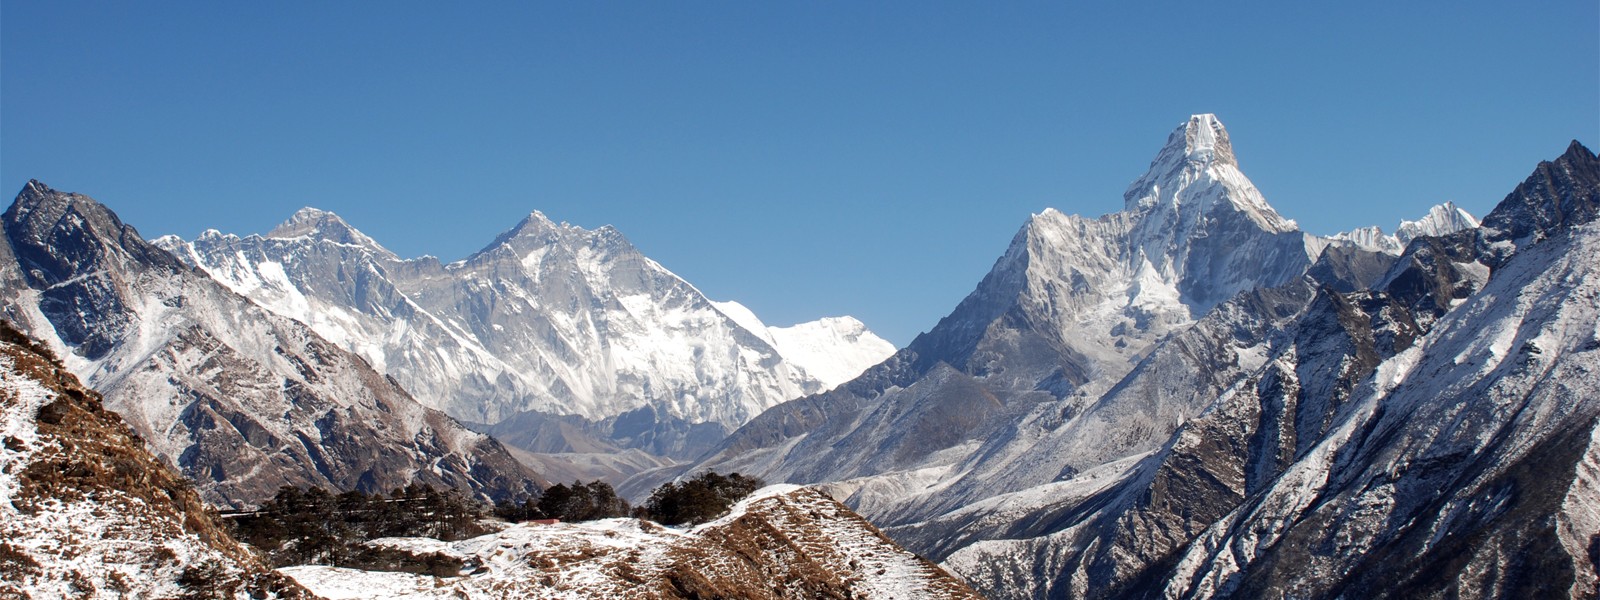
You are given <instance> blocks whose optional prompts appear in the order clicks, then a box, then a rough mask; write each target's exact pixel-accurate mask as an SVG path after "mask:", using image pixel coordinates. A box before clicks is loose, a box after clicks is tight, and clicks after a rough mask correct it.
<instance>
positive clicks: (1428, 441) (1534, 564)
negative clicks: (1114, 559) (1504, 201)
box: [1165, 224, 1600, 597]
mask: <svg viewBox="0 0 1600 600" xmlns="http://www.w3.org/2000/svg"><path fill="white" fill-rule="evenodd" d="M1597 258H1600V227H1596V226H1595V225H1592V224H1591V225H1584V226H1580V227H1577V228H1574V229H1572V230H1570V231H1569V232H1566V233H1558V234H1556V236H1555V237H1553V238H1550V239H1547V240H1546V241H1545V242H1543V243H1540V244H1537V245H1535V246H1532V247H1530V248H1528V249H1527V250H1526V251H1525V252H1519V253H1518V254H1517V255H1515V256H1513V257H1512V258H1511V259H1510V260H1509V261H1508V262H1507V263H1506V264H1505V265H1503V266H1502V267H1501V268H1500V269H1499V270H1497V272H1496V274H1495V276H1494V277H1493V278H1492V279H1491V280H1490V282H1489V283H1488V285H1487V287H1486V288H1485V289H1484V290H1483V291H1482V292H1481V293H1479V294H1476V295H1474V296H1473V297H1472V298H1470V299H1469V300H1468V301H1467V302H1465V303H1464V304H1462V305H1461V306H1460V307H1458V308H1457V309H1455V310H1453V311H1451V313H1450V314H1448V315H1447V316H1445V317H1444V318H1443V319H1441V320H1440V321H1439V323H1438V325H1437V326H1436V327H1435V330H1434V332H1432V333H1431V334H1430V335H1429V336H1427V337H1425V338H1423V339H1422V340H1421V342H1420V343H1419V345H1418V346H1417V347H1415V348H1413V349H1411V350H1410V351H1408V352H1405V353H1403V354H1401V355H1400V356H1397V357H1395V358H1393V359H1391V360H1389V361H1387V362H1385V363H1384V365H1383V366H1382V367H1381V368H1380V369H1379V372H1378V374H1377V377H1375V378H1374V379H1373V380H1372V381H1371V382H1370V383H1369V384H1368V386H1369V388H1370V389H1367V390H1365V391H1366V392H1367V393H1368V395H1367V397H1366V398H1364V399H1363V400H1362V401H1361V403H1360V404H1359V405H1357V406H1355V407H1353V409H1352V410H1351V411H1350V412H1349V414H1348V415H1347V416H1346V418H1344V419H1343V420H1342V422H1341V423H1340V424H1339V427H1338V428H1337V429H1335V430H1334V431H1333V432H1332V433H1331V435H1329V436H1327V437H1326V438H1325V439H1324V440H1323V441H1322V442H1321V443H1320V444H1318V445H1317V446H1315V447H1314V448H1312V449H1311V450H1310V451H1308V452H1307V453H1306V454H1305V456H1304V457H1302V458H1301V459H1300V460H1299V461H1298V462H1297V463H1296V464H1294V465H1293V466H1292V467H1291V469H1289V470H1288V471H1287V472H1286V473H1285V474H1284V475H1283V476H1282V477H1281V478H1280V479H1279V480H1278V481H1276V482H1274V485H1272V486H1271V487H1270V488H1269V489H1267V490H1265V491H1264V492H1263V493H1261V494H1259V495H1257V496H1255V497H1254V498H1252V499H1251V502H1249V503H1248V504H1246V505H1244V506H1242V507H1241V508H1240V510H1238V511H1237V512H1235V513H1234V514H1232V515H1229V518H1227V519H1224V520H1220V521H1219V522H1218V523H1216V524H1215V525H1214V526H1213V527H1211V528H1210V529H1209V530H1208V531H1207V532H1206V534H1205V535H1204V536H1203V537H1202V538H1200V539H1199V540H1197V541H1196V543H1195V544H1194V545H1193V546H1191V548H1190V550H1189V551H1188V552H1187V553H1186V554H1185V555H1184V557H1183V558H1182V560H1181V561H1179V563H1178V565H1177V566H1176V567H1175V568H1174V570H1173V572H1172V574H1171V577H1170V578H1169V579H1168V583H1167V585H1166V586H1165V589H1166V593H1168V594H1169V595H1174V596H1191V595H1201V596H1205V595H1212V594H1239V595H1246V596H1247V595H1250V594H1253V593H1256V592H1259V591H1261V590H1265V589H1275V590H1290V591H1292V593H1295V594H1296V595H1302V596H1307V597H1326V596H1333V595H1337V594H1339V593H1341V592H1342V591H1345V590H1369V591H1373V590H1382V591H1381V592H1380V595H1383V596H1394V597H1409V596H1417V595H1427V596H1455V595H1461V596H1471V597H1479V596H1482V597H1488V596H1495V597H1500V596H1509V597H1517V596H1520V597H1554V596H1572V597H1593V596H1594V595H1595V594H1597V593H1600V590H1597V589H1596V587H1595V582H1596V580H1597V579H1596V568H1597V566H1596V563H1595V560H1594V554H1593V552H1594V550H1593V549H1594V548H1596V547H1600V518H1597V516H1600V515H1597V513H1596V511H1595V507H1596V506H1600V487H1597V486H1596V485H1595V481H1596V478H1595V474H1596V473H1597V472H1600V444H1597V443H1596V441H1595V440H1596V437H1595V432H1596V431H1597V429H1596V425H1597V421H1596V419H1597V417H1600V404H1597V403H1596V402H1595V401H1594V400H1595V398H1597V397H1600V396H1597V391H1600V390H1597V389H1596V385H1595V377H1594V373H1595V371H1596V368H1597V367H1600V354H1596V352H1595V351H1596V350H1597V349H1600V330H1596V329H1595V326H1594V324H1595V323H1596V322H1597V316H1600V315H1597V312H1600V311H1597V308H1600V301H1597V299H1600V271H1597V269H1596V265H1597V264H1600V261H1597V260H1596V259H1597ZM1210 561H1215V562H1210ZM1379 565H1382V566H1381V567H1380V566H1379Z"/></svg>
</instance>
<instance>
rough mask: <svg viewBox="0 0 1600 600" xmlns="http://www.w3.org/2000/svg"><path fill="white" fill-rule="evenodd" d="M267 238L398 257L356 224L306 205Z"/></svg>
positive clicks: (275, 228)
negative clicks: (314, 242) (305, 240)
mask: <svg viewBox="0 0 1600 600" xmlns="http://www.w3.org/2000/svg"><path fill="white" fill-rule="evenodd" d="M212 231H214V230H212ZM266 237H267V238H268V239H293V238H299V237H304V238H310V239H313V240H322V241H328V242H333V243H336V244H343V245H346V246H356V247H360V248H365V249H367V250H371V251H373V252H375V253H377V254H378V255H380V256H383V257H386V258H395V259H398V258H399V257H397V256H395V254H394V253H393V252H390V251H389V250H388V249H387V248H384V247H383V245H381V244H379V243H378V242H377V240H374V239H372V238H371V237H368V236H367V234H364V233H361V231H359V230H357V229H356V228H355V227H351V226H350V224H349V223H346V222H345V220H344V219H341V218H339V215H336V214H333V213H331V212H328V211H325V210H322V209H318V208H312V207H309V206H307V207H305V208H302V209H300V210H297V211H295V213H294V214H293V215H291V216H290V217H289V220H287V221H284V222H283V223H280V224H279V225H278V226H277V227H274V228H272V231H269V232H267V235H266Z"/></svg>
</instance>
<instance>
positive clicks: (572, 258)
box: [155, 208, 894, 459]
mask: <svg viewBox="0 0 1600 600" xmlns="http://www.w3.org/2000/svg"><path fill="white" fill-rule="evenodd" d="M155 243H156V245H158V246H160V247H162V248H165V249H167V250H169V251H170V252H171V253H172V254H173V255H174V256H176V257H178V259H179V260H181V261H183V262H184V263H185V264H188V265H189V266H192V267H196V268H198V269H200V270H202V271H204V272H206V273H208V274H209V275H211V276H212V277H213V278H215V279H216V280H217V281H219V282H221V283H222V284H223V285H225V286H227V287H228V288H229V289H231V290H233V291H235V292H237V293H239V294H241V295H243V296H246V297H248V298H250V299H252V300H254V301H255V302H256V303H258V304H260V305H261V306H263V307H265V308H267V309H268V310H270V311H271V312H273V313H276V314H279V315H283V316H286V317H289V318H292V319H295V320H298V321H301V322H303V323H306V324H308V325H310V326H311V328H312V329H313V330H314V331H316V332H317V333H318V334H320V335H322V336H323V337H324V338H326V339H328V340H330V341H332V342H333V343H335V344H337V345H339V346H341V347H343V348H345V349H347V350H349V351H351V352H355V353H357V354H358V355H360V356H361V357H363V358H364V359H366V360H367V361H368V362H369V363H371V364H372V365H373V367H374V368H375V369H377V370H379V371H381V372H385V373H389V374H391V375H392V376H394V377H395V378H396V380H397V381H399V382H400V384H401V385H402V386H403V387H405V388H406V389H407V390H408V391H410V392H411V393H412V394H414V396H415V397H416V398H417V399H418V400H419V401H420V402H422V403H423V404H425V405H427V406H429V407H432V408H436V409H439V410H442V411H444V412H445V413H447V414H449V415H451V416H453V417H456V418H458V419H461V420H463V421H467V422H470V423H478V424H482V425H484V426H485V430H486V431H490V432H494V433H497V434H499V435H500V436H501V437H502V439H506V440H509V441H511V442H512V443H514V444H516V443H519V440H524V439H525V438H526V436H523V435H517V434H518V433H519V432H527V431H535V430H539V429H540V428H541V427H542V426H543V424H545V423H547V422H552V421H553V422H559V423H564V424H566V425H567V426H566V427H565V428H564V429H563V432H562V433H561V434H560V435H555V436H552V435H543V436H540V438H541V439H540V440H539V441H538V442H534V441H532V440H529V441H528V442H527V443H524V444H522V445H523V447H524V449H525V450H529V451H533V452H544V453H552V452H584V451H585V450H586V449H588V448H589V447H607V448H620V449H640V450H644V451H646V452H648V453H650V454H654V455H659V456H663V457H669V458H675V459H689V458H693V457H695V456H698V455H699V454H700V453H701V452H703V451H704V450H705V449H706V447H708V446H709V445H711V444H715V443H716V442H718V441H720V440H721V438H722V437H723V436H725V435H726V434H727V432H728V431H731V430H732V428H735V427H738V426H739V425H742V424H744V423H745V422H746V421H749V420H750V419H751V418H753V417H755V416H756V415H757V414H760V412H761V411H763V410H765V409H767V408H769V407H771V406H773V405H775V404H778V403H779V402H783V401H785V400H790V399H793V398H797V397H800V396H803V395H806V394H809V393H815V392H818V391H822V390H824V389H827V388H830V387H832V386H835V385H838V384H839V383H842V382H843V381H845V380H848V379H850V378H851V377H854V376H855V375H857V374H859V373H860V372H861V371H862V370H863V369H865V368H866V367H868V366H870V365H872V364H874V363H876V362H878V361H880V360H882V359H883V358H885V357H887V356H888V355H889V354H890V353H892V352H893V351H894V347H893V346H892V345H891V344H889V343H888V342H885V341H884V340H882V339H881V338H879V337H877V336H876V335H873V334H872V332H870V331H868V330H867V329H866V326H865V325H863V324H862V323H861V322H860V321H857V320H855V319H853V318H850V317H836V318H830V319H824V320H821V321H816V322H811V323H803V324H800V325H796V326H793V327H785V328H775V327H769V326H767V325H766V324H764V323H762V322H761V320H760V319H759V318H757V317H756V316H755V314H754V313H752V312H751V311H750V310H749V309H747V308H745V307H744V306H742V305H740V304H738V303H736V302H713V301H711V300H710V299H708V298H706V296H705V295H704V294H702V293H700V291H699V290H697V289H695V287H694V286H693V285H691V284H689V282H687V281H684V280H683V279H682V278H680V277H678V276H677V275H674V274H673V273H672V272H670V271H668V270H667V269H666V268H664V267H662V266H661V265H660V264H659V263H656V262H655V261H653V260H650V259H649V258H647V257H645V256H644V255H643V254H641V253H640V252H639V250H638V249H637V248H635V247H634V246H633V245H632V244H630V243H629V242H628V240H627V239H626V238H625V237H624V236H623V235H622V233H621V232H619V231H617V230H616V229H615V228H613V227H609V226H607V227H601V228H600V229H597V230H594V231H589V230H585V229H583V228H580V227H576V226H573V225H569V224H566V223H555V222H553V221H551V220H550V219H549V218H547V217H545V216H544V215H543V214H540V213H538V212H534V213H532V214H530V215H529V216H528V217H527V218H526V219H523V221H522V222H521V223H518V224H517V225H516V226H515V227H513V228H511V229H510V230H507V231H506V232H504V233H502V234H500V235H499V236H498V237H497V238H495V239H494V240H493V241H492V242H490V243H489V245H487V246H485V247H484V248H483V249H482V250H480V251H478V252H477V253H474V254H473V255H472V256H469V257H467V258H466V259H463V260H460V261H457V262H453V263H449V264H441V263H440V262H439V261H438V260H437V259H434V258H432V257H422V258H416V259H401V258H399V257H397V256H395V255H394V253H392V252H390V251H389V250H387V249H385V248H383V247H382V246H380V245H379V244H378V243H377V242H376V241H374V240H373V239H372V238H370V237H368V236H366V235H365V234H362V233H361V232H360V231H357V230H356V229H355V228H353V227H351V226H350V225H348V224H347V223H345V222H344V221H343V220H342V219H340V218H339V217H338V216H337V215H334V214H332V213H329V212H325V211H321V210H317V209H313V208H306V209H302V210H301V211H299V212H297V213H295V215H294V216H292V217H291V218H290V219H289V220H288V221H285V222H284V223H283V224H282V225H279V226H278V227H277V228H275V229H273V230H272V231H270V232H268V233H267V234H266V235H250V236H246V237H242V238H241V237H238V236H235V235H225V234H221V233H218V232H216V231H215V230H212V231H207V232H205V233H204V234H202V235H201V236H200V237H198V238H197V239H195V240H194V241H192V242H185V241H182V240H180V239H178V238H176V237H171V236H168V237H164V238H161V239H158V240H156V242H155ZM496 425H500V426H499V427H495V426H496Z"/></svg>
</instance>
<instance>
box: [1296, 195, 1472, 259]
mask: <svg viewBox="0 0 1600 600" xmlns="http://www.w3.org/2000/svg"><path fill="white" fill-rule="evenodd" d="M1477 226H1478V219H1477V218H1476V217H1473V216H1472V213H1469V212H1467V211H1465V210H1462V209H1461V208H1460V207H1458V206H1456V205H1455V203H1454V202H1445V203H1444V204H1439V205H1437V206H1434V207H1433V208H1430V209H1428V214H1426V215H1423V216H1422V217H1421V218H1419V219H1417V220H1415V221H1404V220H1403V221H1400V226H1399V227H1397V228H1395V232H1394V235H1389V234H1386V233H1384V232H1383V229H1382V228H1379V227H1378V226H1376V225H1373V226H1368V227H1361V228H1357V229H1352V230H1350V231H1342V232H1339V233H1336V234H1333V235H1332V236H1329V237H1328V238H1327V239H1329V240H1333V241H1336V242H1346V243H1349V244H1353V245H1354V246H1356V247H1357V248H1361V249H1363V250H1367V251H1371V252H1382V253H1385V254H1391V255H1396V256H1398V255H1399V254H1400V253H1401V252H1404V251H1405V249H1406V246H1407V245H1409V244H1410V243H1411V240H1414V239H1417V238H1419V237H1423V236H1432V237H1439V236H1443V235H1449V234H1451V233H1455V232H1457V231H1461V230H1463V229H1473V228H1476V227H1477Z"/></svg>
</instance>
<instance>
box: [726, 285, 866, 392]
mask: <svg viewBox="0 0 1600 600" xmlns="http://www.w3.org/2000/svg"><path fill="white" fill-rule="evenodd" d="M712 304H714V305H715V306H716V307H717V310H719V311H722V314H725V315H728V318H730V319H733V321H734V322H735V323H738V324H739V325H740V326H741V327H744V328H745V329H746V330H747V331H751V332H755V333H756V334H757V335H759V336H761V339H762V340H763V341H765V342H767V343H768V344H771V345H772V347H773V348H776V349H777V350H778V353H779V354H781V355H783V358H784V359H785V360H787V361H789V362H790V363H793V364H796V365H799V366H800V368H801V369H804V370H805V372H806V373H807V374H809V375H811V376H812V377H815V378H816V379H817V381H819V382H821V383H822V387H823V389H833V388H834V387H837V386H838V385H839V384H841V383H844V382H846V381H850V380H851V379H855V377H856V376H857V375H860V374H861V372H862V371H865V370H866V369H867V367H870V366H872V365H875V364H878V363H880V362H883V360H884V359H886V358H889V357H890V356H891V355H893V354H894V350H895V348H894V344H891V343H889V342H888V340H885V339H883V338H880V337H878V335H877V334H875V333H872V332H871V331H869V330H868V329H867V325H866V324H865V323H862V322H861V321H859V320H857V319H856V318H855V317H824V318H821V319H818V320H815V321H810V322H806V323H800V324H798V325H791V326H789V327H769V326H767V324H766V323H762V322H761V319H760V318H757V317H756V314H755V313H754V312H751V311H750V309H749V308H746V307H745V306H744V305H743V304H739V303H738V302H732V301H729V302H713V303H712Z"/></svg>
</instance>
